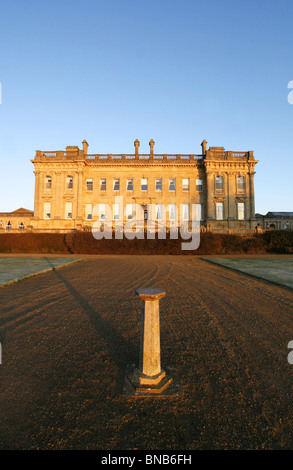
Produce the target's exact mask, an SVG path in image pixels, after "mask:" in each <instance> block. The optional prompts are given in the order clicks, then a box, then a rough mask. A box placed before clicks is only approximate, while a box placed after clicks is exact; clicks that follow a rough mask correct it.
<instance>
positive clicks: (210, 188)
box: [206, 172, 215, 221]
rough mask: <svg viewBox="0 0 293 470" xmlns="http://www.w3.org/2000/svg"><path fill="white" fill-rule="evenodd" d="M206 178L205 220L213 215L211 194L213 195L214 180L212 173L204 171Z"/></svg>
mask: <svg viewBox="0 0 293 470" xmlns="http://www.w3.org/2000/svg"><path fill="white" fill-rule="evenodd" d="M206 179H207V189H206V196H207V221H209V220H213V219H214V218H215V216H214V203H213V195H214V180H213V174H212V173H208V172H207V173H206Z"/></svg>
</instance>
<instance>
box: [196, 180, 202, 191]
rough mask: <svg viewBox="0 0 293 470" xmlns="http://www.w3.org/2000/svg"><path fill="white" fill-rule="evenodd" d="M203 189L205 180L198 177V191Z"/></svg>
mask: <svg viewBox="0 0 293 470" xmlns="http://www.w3.org/2000/svg"><path fill="white" fill-rule="evenodd" d="M202 190H203V182H202V179H197V180H196V191H198V192H202Z"/></svg>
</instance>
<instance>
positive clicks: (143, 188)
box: [140, 178, 148, 191]
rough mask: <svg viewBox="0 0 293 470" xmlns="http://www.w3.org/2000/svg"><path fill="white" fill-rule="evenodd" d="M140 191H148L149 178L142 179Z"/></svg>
mask: <svg viewBox="0 0 293 470" xmlns="http://www.w3.org/2000/svg"><path fill="white" fill-rule="evenodd" d="M140 189H141V191H147V190H148V180H147V178H141V185H140Z"/></svg>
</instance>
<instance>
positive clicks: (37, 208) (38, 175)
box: [34, 170, 41, 219]
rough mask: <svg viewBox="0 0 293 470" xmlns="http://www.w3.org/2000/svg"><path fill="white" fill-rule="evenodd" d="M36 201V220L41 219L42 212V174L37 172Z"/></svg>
mask: <svg viewBox="0 0 293 470" xmlns="http://www.w3.org/2000/svg"><path fill="white" fill-rule="evenodd" d="M34 173H35V201H34V219H39V218H40V210H41V207H40V206H41V204H40V203H41V172H40V171H39V170H36V171H35V172H34Z"/></svg>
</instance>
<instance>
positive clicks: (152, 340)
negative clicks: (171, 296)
mask: <svg viewBox="0 0 293 470" xmlns="http://www.w3.org/2000/svg"><path fill="white" fill-rule="evenodd" d="M136 294H137V295H138V296H139V297H140V298H141V299H142V300H143V301H144V306H143V309H142V315H141V340H140V356H139V366H138V368H135V369H134V370H133V371H132V373H131V374H129V375H128V379H129V381H130V383H131V384H132V386H133V387H134V388H135V391H136V392H137V393H147V394H150V393H160V392H162V391H163V390H165V389H166V388H167V387H168V385H169V384H170V383H171V382H172V378H171V377H168V376H167V375H166V372H165V371H163V370H162V369H161V349H160V314H159V300H160V299H162V298H163V297H164V296H165V295H166V293H165V292H164V291H163V290H161V289H139V290H137V291H136Z"/></svg>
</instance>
